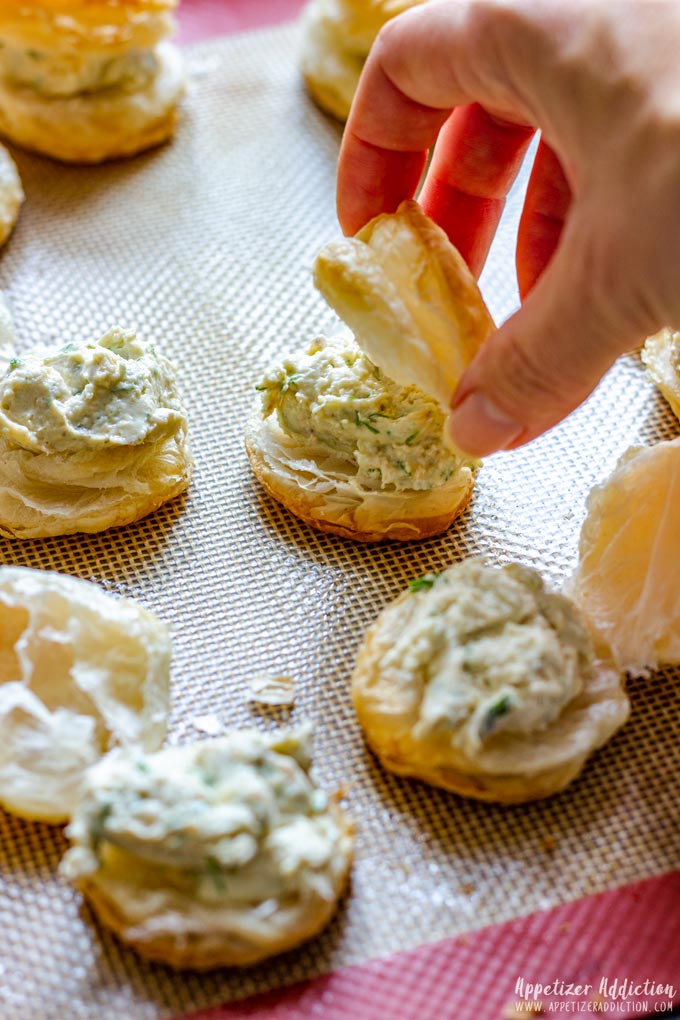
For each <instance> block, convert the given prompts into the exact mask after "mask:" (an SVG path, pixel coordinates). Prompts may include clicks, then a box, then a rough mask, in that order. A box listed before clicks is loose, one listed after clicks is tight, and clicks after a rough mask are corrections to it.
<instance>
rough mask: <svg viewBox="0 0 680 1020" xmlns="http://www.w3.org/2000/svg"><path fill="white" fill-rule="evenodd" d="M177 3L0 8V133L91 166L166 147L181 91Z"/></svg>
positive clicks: (48, 3)
mask: <svg viewBox="0 0 680 1020" xmlns="http://www.w3.org/2000/svg"><path fill="white" fill-rule="evenodd" d="M176 5H177V0H116V2H115V3H109V2H106V0H94V2H92V0H32V2H31V0H26V2H22V3H21V4H17V3H9V2H8V0H0V130H2V132H3V133H4V134H6V135H7V136H8V137H9V138H10V139H11V140H12V141H14V142H16V143H17V144H19V145H23V146H25V147H26V148H28V149H34V150H35V151H37V152H41V153H44V154H45V155H48V156H53V157H54V158H56V159H61V160H64V161H66V162H83V163H96V162H100V161H102V160H105V159H111V158H116V157H119V156H125V155H131V154H133V153H135V152H139V151H141V150H142V149H146V148H149V147H150V146H152V145H157V144H159V143H160V142H162V141H165V140H166V139H167V138H168V137H169V136H170V135H171V134H172V131H173V128H174V123H175V107H176V103H177V100H178V99H179V97H180V95H181V92H182V90H183V85H184V74H183V69H182V61H181V58H180V55H179V52H178V51H177V50H176V49H175V48H174V47H173V46H170V45H169V44H168V43H166V42H164V40H165V38H166V37H167V36H168V35H169V34H170V33H171V32H172V30H173V28H174V19H173V17H172V12H173V10H174V8H175V7H176Z"/></svg>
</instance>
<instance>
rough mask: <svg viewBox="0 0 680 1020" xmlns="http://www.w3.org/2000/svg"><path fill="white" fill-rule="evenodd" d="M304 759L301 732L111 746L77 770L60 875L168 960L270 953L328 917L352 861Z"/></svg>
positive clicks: (348, 836) (177, 963)
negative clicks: (159, 746)
mask: <svg viewBox="0 0 680 1020" xmlns="http://www.w3.org/2000/svg"><path fill="white" fill-rule="evenodd" d="M309 768H310V746H309V731H308V730H302V729H301V730H298V731H294V732H289V733H282V734H278V735H269V736H267V735H264V734H262V733H259V732H257V731H255V730H245V731H243V732H233V733H231V734H229V735H228V736H226V737H222V738H216V739H212V740H205V741H201V742H198V743H194V744H188V745H185V746H181V747H172V748H167V749H166V750H164V751H160V752H158V753H156V754H151V755H143V754H139V753H137V752H132V753H128V752H117V751H114V752H112V753H111V754H110V755H108V756H107V757H106V758H105V759H104V760H102V761H101V762H100V763H99V764H98V765H96V766H94V767H93V768H92V769H90V770H89V772H88V775H87V778H86V781H85V784H84V788H83V793H82V796H81V799H80V803H79V805H78V807H77V809H76V811H75V813H74V816H73V820H72V822H71V825H70V826H69V828H68V830H67V835H68V837H69V838H70V840H71V842H72V844H73V845H72V847H71V849H70V850H69V851H68V852H67V854H66V856H65V857H64V860H63V862H62V865H61V870H62V873H63V874H65V875H66V877H67V878H68V879H69V880H70V881H72V882H74V883H76V884H77V885H78V886H79V887H80V888H81V890H82V891H83V892H84V894H85V896H86V897H87V898H88V900H89V901H90V903H91V904H92V906H93V908H94V910H95V912H96V913H97V915H98V916H99V918H100V920H101V921H102V922H103V924H105V925H106V926H107V927H109V928H111V929H112V930H113V931H114V932H115V933H116V934H117V935H118V936H119V937H120V938H121V939H123V941H125V942H127V943H129V944H130V945H132V946H133V947H134V948H135V949H136V950H138V951H139V952H140V953H142V954H144V955H145V956H148V957H151V958H152V959H154V960H160V961H162V962H163V963H168V964H170V965H171V966H173V967H195V968H199V969H206V968H208V967H218V966H227V965H229V966H231V965H236V966H244V965H247V964H252V963H255V962H256V961H258V960H262V959H264V958H266V957H268V956H272V955H273V954H275V953H280V952H283V951H284V950H286V949H290V948H291V947H293V946H296V945H298V944H299V943H300V942H304V941H305V940H306V939H309V938H311V937H312V936H313V935H315V934H316V933H317V932H319V931H320V930H321V929H322V928H323V927H324V926H325V925H326V924H327V923H328V921H329V919H330V917H331V915H332V914H333V913H334V911H335V909H336V907H337V903H338V899H339V897H340V895H341V893H342V890H343V888H344V886H345V884H346V880H347V876H348V872H349V867H350V863H351V858H352V849H353V835H352V827H351V825H350V823H349V821H348V819H347V817H346V815H345V814H344V812H343V811H342V810H341V809H340V808H339V806H338V805H337V804H336V803H334V801H333V800H332V799H331V798H329V797H328V796H327V794H326V793H324V792H323V790H321V789H320V788H319V787H318V786H316V784H315V783H314V781H313V780H312V779H311V778H310V775H309Z"/></svg>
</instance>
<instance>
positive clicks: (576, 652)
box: [352, 559, 628, 803]
mask: <svg viewBox="0 0 680 1020" xmlns="http://www.w3.org/2000/svg"><path fill="white" fill-rule="evenodd" d="M352 697H353V701H354V706H355V708H356V711H357V715H358V717H359V721H360V723H361V725H362V727H363V729H364V732H365V735H366V739H367V740H368V743H369V744H370V745H371V747H372V748H373V749H374V751H375V752H376V754H377V755H378V756H379V757H380V759H381V761H382V762H383V764H384V765H385V766H386V767H387V768H389V769H391V770H393V771H394V772H398V773H400V774H402V775H410V776H415V777H418V778H421V779H425V780H426V781H428V782H431V783H434V784H435V785H437V786H443V787H445V788H446V789H449V790H453V791H455V792H456V793H461V794H464V795H465V796H470V797H477V798H479V799H482V800H495V801H500V802H503V803H512V802H518V801H524V800H532V799H535V798H538V797H545V796H548V795H549V794H552V793H556V792H557V791H559V790H561V789H563V788H564V787H565V786H566V785H567V784H568V783H569V782H571V780H572V779H574V777H575V776H576V775H577V774H578V773H579V772H580V770H581V768H582V766H583V764H584V762H585V760H586V759H587V757H588V756H589V755H590V754H591V753H592V751H593V750H595V749H596V748H597V747H600V746H601V745H602V744H603V743H605V741H607V740H608V739H609V738H610V737H611V736H612V734H613V733H614V732H615V731H616V730H617V729H618V728H619V726H621V725H622V724H623V723H624V722H625V720H626V718H627V716H628V700H627V698H626V695H625V693H624V690H623V687H622V684H621V677H620V674H619V673H618V671H617V670H616V668H615V667H614V666H613V665H612V664H611V663H610V662H609V661H608V660H607V659H606V658H602V655H601V654H600V653H598V652H596V650H595V648H594V647H593V642H592V639H591V636H590V631H589V627H588V624H587V622H586V620H585V618H584V617H583V616H581V614H580V613H579V611H578V609H577V608H576V606H575V605H574V604H573V603H572V602H571V601H570V600H569V599H567V598H566V597H565V596H563V595H559V594H554V593H550V592H547V591H546V590H545V589H544V587H543V582H542V580H541V578H540V576H539V575H538V574H537V573H536V572H535V571H533V570H529V569H527V568H525V567H521V566H519V565H517V564H511V565H509V566H505V567H502V568H495V567H490V566H487V565H485V564H484V563H483V562H482V561H481V560H479V559H469V560H465V561H463V562H462V563H458V564H456V565H455V566H453V567H450V568H449V569H448V570H445V571H444V572H443V573H441V574H438V575H435V574H431V575H426V576H425V577H423V578H419V579H418V580H416V581H414V582H412V583H411V585H410V587H409V590H408V591H406V592H404V593H403V594H402V595H400V596H399V598H398V599H397V600H396V601H395V602H393V603H392V604H391V605H389V606H388V607H387V608H386V609H385V610H383V612H382V613H381V614H380V616H379V617H378V619H377V620H376V622H375V623H374V625H373V626H372V628H371V629H370V630H369V632H368V634H367V636H366V639H365V641H364V644H363V645H362V647H361V649H360V651H359V654H358V656H357V661H356V667H355V670H354V675H353V679H352Z"/></svg>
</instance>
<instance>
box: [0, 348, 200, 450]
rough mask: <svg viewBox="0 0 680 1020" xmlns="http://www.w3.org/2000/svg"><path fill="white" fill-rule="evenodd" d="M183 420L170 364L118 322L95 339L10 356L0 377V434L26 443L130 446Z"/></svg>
mask: <svg viewBox="0 0 680 1020" xmlns="http://www.w3.org/2000/svg"><path fill="white" fill-rule="evenodd" d="M185 421H186V416H185V412H184V410H183V408H182V405H181V402H180V400H179V397H178V395H177V392H176V388H175V372H174V368H173V366H172V365H171V363H170V362H169V361H168V360H167V359H166V358H164V357H163V356H162V355H161V354H159V353H158V351H156V349H155V348H154V347H153V345H150V344H145V343H143V342H142V341H140V340H138V339H137V338H136V337H135V335H134V334H133V333H130V332H126V331H124V330H122V329H112V330H110V331H109V332H108V333H107V334H106V335H105V336H103V337H102V338H101V339H100V340H99V341H97V342H95V343H70V344H66V345H65V346H63V347H61V348H59V349H57V350H56V351H53V350H50V351H47V352H42V353H38V352H31V353H28V354H25V355H22V356H17V357H15V358H13V359H12V360H11V361H10V362H9V366H8V368H7V370H6V372H5V374H4V375H3V376H1V377H0V434H3V438H4V439H5V441H9V442H12V443H14V444H16V445H17V446H19V447H22V448H23V449H26V450H31V451H35V452H41V453H66V452H68V453H79V452H83V451H93V450H98V449H103V448H105V447H114V446H135V445H139V444H142V443H149V442H155V441H156V440H158V439H162V438H164V437H166V436H170V435H172V434H173V433H175V432H176V431H177V430H178V429H179V428H181V427H182V426H183V425H184V424H185Z"/></svg>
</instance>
